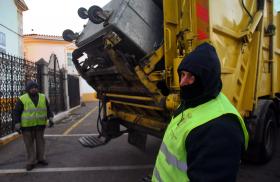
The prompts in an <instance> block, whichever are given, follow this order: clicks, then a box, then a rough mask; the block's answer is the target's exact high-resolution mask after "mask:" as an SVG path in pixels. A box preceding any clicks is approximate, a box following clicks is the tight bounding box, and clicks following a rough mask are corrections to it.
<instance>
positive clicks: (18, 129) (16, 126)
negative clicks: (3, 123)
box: [15, 123, 21, 134]
mask: <svg viewBox="0 0 280 182" xmlns="http://www.w3.org/2000/svg"><path fill="white" fill-rule="evenodd" d="M15 131H16V132H18V133H19V134H21V129H20V123H16V124H15Z"/></svg>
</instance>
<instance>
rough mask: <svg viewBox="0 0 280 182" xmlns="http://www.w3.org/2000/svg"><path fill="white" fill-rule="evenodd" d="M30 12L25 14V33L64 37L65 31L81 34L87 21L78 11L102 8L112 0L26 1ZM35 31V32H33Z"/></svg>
mask: <svg viewBox="0 0 280 182" xmlns="http://www.w3.org/2000/svg"><path fill="white" fill-rule="evenodd" d="M24 1H25V3H26V4H27V6H28V8H29V10H27V11H25V12H23V33H24V34H30V33H36V34H45V35H59V36H61V35H62V32H63V31H64V30H65V29H71V30H73V31H74V32H80V31H82V29H83V25H84V24H86V23H87V20H83V19H81V18H80V17H79V16H78V14H77V11H78V9H79V8H80V7H84V8H86V9H88V8H89V7H91V6H92V5H98V6H100V7H102V6H104V5H105V4H107V3H108V2H109V1H110V0H24ZM32 29H33V31H32Z"/></svg>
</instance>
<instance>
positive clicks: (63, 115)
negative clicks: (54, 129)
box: [53, 105, 81, 123]
mask: <svg viewBox="0 0 280 182" xmlns="http://www.w3.org/2000/svg"><path fill="white" fill-rule="evenodd" d="M80 107H81V105H78V106H75V107H73V108H71V109H69V110H67V111H64V112H60V113H58V114H56V115H55V116H54V117H53V122H54V123H57V122H59V121H60V120H62V119H64V118H67V117H68V116H69V113H70V112H72V111H73V110H75V109H78V108H80Z"/></svg>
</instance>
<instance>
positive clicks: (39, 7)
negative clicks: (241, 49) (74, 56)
mask: <svg viewBox="0 0 280 182" xmlns="http://www.w3.org/2000/svg"><path fill="white" fill-rule="evenodd" d="M109 1H110V0H25V3H26V4H27V6H28V8H29V10H27V11H25V12H23V33H24V34H29V33H36V34H46V35H59V36H60V35H62V32H63V31H64V30H65V29H71V30H73V31H74V32H80V31H82V29H83V25H84V24H86V23H87V20H83V19H81V18H80V17H79V16H78V14H77V11H78V9H79V8H80V7H84V8H86V9H88V8H89V7H90V6H92V5H98V6H100V7H102V6H104V5H105V4H107V3H108V2H109ZM275 2H276V4H275V7H276V9H277V10H278V11H280V0H275ZM32 29H33V31H32Z"/></svg>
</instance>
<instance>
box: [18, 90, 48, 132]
mask: <svg viewBox="0 0 280 182" xmlns="http://www.w3.org/2000/svg"><path fill="white" fill-rule="evenodd" d="M19 99H20V100H21V102H22V103H23V106H24V110H23V112H22V115H21V127H31V126H38V125H46V124H47V108H46V97H45V95H44V94H39V98H38V104H37V107H36V106H35V105H34V103H33V102H32V100H31V98H30V97H29V95H28V94H24V95H22V96H21V97H20V98H19Z"/></svg>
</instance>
